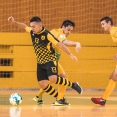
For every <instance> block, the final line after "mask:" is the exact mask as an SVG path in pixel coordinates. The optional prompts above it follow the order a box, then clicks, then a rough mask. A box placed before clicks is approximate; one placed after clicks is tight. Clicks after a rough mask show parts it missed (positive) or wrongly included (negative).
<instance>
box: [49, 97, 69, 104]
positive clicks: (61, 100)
mask: <svg viewBox="0 0 117 117" xmlns="http://www.w3.org/2000/svg"><path fill="white" fill-rule="evenodd" d="M51 105H52V106H69V105H70V103H68V102H66V99H65V98H63V99H60V100H56V101H55V102H54V103H52V104H51Z"/></svg>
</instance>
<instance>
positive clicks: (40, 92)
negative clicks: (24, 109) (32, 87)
mask: <svg viewBox="0 0 117 117" xmlns="http://www.w3.org/2000/svg"><path fill="white" fill-rule="evenodd" d="M44 92H45V91H44V90H43V89H40V90H39V92H38V94H37V96H38V97H39V98H41V99H42V95H43V94H44Z"/></svg>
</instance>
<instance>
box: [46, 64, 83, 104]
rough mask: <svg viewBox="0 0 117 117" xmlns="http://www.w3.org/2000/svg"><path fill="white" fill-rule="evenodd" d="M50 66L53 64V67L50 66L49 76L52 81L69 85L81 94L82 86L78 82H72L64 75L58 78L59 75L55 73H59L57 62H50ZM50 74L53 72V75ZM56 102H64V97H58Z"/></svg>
mask: <svg viewBox="0 0 117 117" xmlns="http://www.w3.org/2000/svg"><path fill="white" fill-rule="evenodd" d="M48 66H51V67H48V78H49V81H50V82H52V83H55V84H59V85H63V86H69V87H71V88H72V89H74V90H76V91H77V92H78V93H79V94H81V93H82V87H81V86H80V85H79V84H78V83H77V82H75V83H72V82H71V81H68V80H67V79H65V78H62V77H58V78H57V76H56V75H54V73H57V67H56V64H55V62H49V64H48ZM50 74H53V75H50ZM56 102H57V103H61V102H62V103H63V99H58V97H57V101H56Z"/></svg>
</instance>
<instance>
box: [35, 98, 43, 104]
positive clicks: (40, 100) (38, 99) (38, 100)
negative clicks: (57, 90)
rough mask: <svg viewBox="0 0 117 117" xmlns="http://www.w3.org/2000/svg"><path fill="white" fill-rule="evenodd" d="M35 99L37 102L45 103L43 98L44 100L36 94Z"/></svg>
mask: <svg viewBox="0 0 117 117" xmlns="http://www.w3.org/2000/svg"><path fill="white" fill-rule="evenodd" d="M33 100H34V101H35V102H37V104H43V103H44V102H43V100H42V99H41V98H39V97H38V96H35V97H34V98H33Z"/></svg>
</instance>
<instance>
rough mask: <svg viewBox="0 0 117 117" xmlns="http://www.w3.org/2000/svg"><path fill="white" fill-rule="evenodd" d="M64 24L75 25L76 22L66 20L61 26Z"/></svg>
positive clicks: (65, 25)
mask: <svg viewBox="0 0 117 117" xmlns="http://www.w3.org/2000/svg"><path fill="white" fill-rule="evenodd" d="M62 26H64V27H67V26H73V27H75V23H74V22H72V21H71V20H64V21H63V23H62V25H61V28H62Z"/></svg>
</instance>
